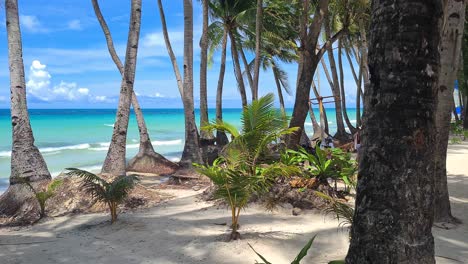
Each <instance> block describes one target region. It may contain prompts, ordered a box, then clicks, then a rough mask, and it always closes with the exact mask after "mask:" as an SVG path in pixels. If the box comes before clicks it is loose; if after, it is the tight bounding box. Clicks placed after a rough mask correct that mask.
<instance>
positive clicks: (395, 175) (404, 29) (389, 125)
mask: <svg viewBox="0 0 468 264" xmlns="http://www.w3.org/2000/svg"><path fill="white" fill-rule="evenodd" d="M390 2H391V4H392V5H391V7H390V6H389V3H390ZM371 14H372V24H371V29H370V32H371V38H370V39H371V42H370V44H369V69H370V75H371V76H372V79H371V83H370V86H369V87H368V88H366V89H368V90H367V92H366V93H365V97H366V98H365V104H366V105H365V108H366V111H365V112H364V119H363V120H364V125H363V134H362V139H363V140H362V149H361V150H360V155H359V177H358V178H359V179H358V186H357V195H356V210H355V214H354V218H353V225H352V228H351V229H352V230H351V244H350V247H349V251H348V255H347V257H346V263H348V264H351V263H353V264H354V263H355V264H357V263H359V264H370V263H381V264H390V263H412V264H423V263H424V264H433V263H435V260H434V239H433V237H432V233H431V229H432V222H433V215H434V211H433V198H434V196H433V195H434V177H433V165H434V164H433V158H434V151H433V144H434V136H435V116H434V110H435V103H436V97H435V93H434V91H436V89H437V80H438V68H439V58H438V56H439V53H438V52H437V49H438V45H439V36H440V32H439V25H440V24H439V22H440V18H441V14H442V6H441V4H440V1H435V0H434V1H428V0H415V1H378V0H374V1H372V12H371ZM409 17H411V19H407V18H409ZM415 21H418V23H417V24H415ZM395 28H397V29H398V30H395ZM408 32H411V34H408ZM383 62H385V63H383ZM402 109H404V110H405V111H402Z"/></svg>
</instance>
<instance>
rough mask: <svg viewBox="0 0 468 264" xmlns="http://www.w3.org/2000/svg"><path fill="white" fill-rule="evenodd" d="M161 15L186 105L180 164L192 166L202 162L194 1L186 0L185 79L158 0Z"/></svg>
mask: <svg viewBox="0 0 468 264" xmlns="http://www.w3.org/2000/svg"><path fill="white" fill-rule="evenodd" d="M158 7H159V15H160V18H161V25H162V29H163V35H164V42H165V44H166V48H167V52H168V54H169V57H170V59H171V63H172V68H173V69H174V74H175V76H176V80H177V87H178V88H179V92H180V96H181V98H182V103H183V105H184V119H185V144H184V150H183V152H182V158H181V160H180V165H181V166H183V167H187V168H191V167H192V163H193V162H198V163H201V162H202V160H203V159H202V153H201V150H200V141H199V134H198V129H197V124H196V122H195V113H194V102H193V6H192V1H190V0H184V79H183V80H182V75H181V74H180V70H179V66H178V64H177V59H176V57H175V55H174V51H173V50H172V45H171V42H170V39H169V34H168V31H167V25H166V16H165V14H164V8H163V5H162V3H161V0H158Z"/></svg>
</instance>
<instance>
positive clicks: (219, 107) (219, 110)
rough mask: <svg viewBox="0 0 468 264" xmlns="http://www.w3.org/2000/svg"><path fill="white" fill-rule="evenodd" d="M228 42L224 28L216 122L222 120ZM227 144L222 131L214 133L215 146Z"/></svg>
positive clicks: (217, 91)
mask: <svg viewBox="0 0 468 264" xmlns="http://www.w3.org/2000/svg"><path fill="white" fill-rule="evenodd" d="M227 42H228V33H227V29H226V28H224V33H223V44H222V48H221V64H220V66H219V78H218V87H217V89H216V120H220V121H222V120H223V85H224V74H225V72H226V49H227ZM227 143H229V140H228V138H227V136H226V133H224V131H220V130H217V131H216V144H217V145H218V146H224V145H226V144H227Z"/></svg>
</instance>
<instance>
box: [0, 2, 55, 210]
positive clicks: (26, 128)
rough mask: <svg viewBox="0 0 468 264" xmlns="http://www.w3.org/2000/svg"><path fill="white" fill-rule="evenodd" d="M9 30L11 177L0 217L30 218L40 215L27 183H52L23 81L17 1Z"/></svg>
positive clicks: (8, 5) (9, 13) (10, 8)
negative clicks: (37, 137) (37, 141)
mask: <svg viewBox="0 0 468 264" xmlns="http://www.w3.org/2000/svg"><path fill="white" fill-rule="evenodd" d="M5 11H6V29H7V37H8V62H9V69H10V92H11V102H10V111H11V112H10V113H11V124H12V135H13V140H12V143H13V144H12V151H11V174H10V186H9V187H8V190H7V191H6V192H5V193H4V194H3V195H2V196H0V216H16V217H18V218H22V217H27V215H28V214H29V213H34V212H37V210H36V209H38V208H37V207H38V206H37V205H36V201H35V200H33V199H31V198H32V196H33V193H32V192H31V190H30V188H29V187H28V186H27V185H26V184H24V181H28V182H30V183H31V185H32V186H34V187H37V186H38V185H40V184H41V183H43V182H45V181H49V180H50V179H51V177H50V173H49V170H48V169H47V164H46V163H45V161H44V158H43V157H42V155H41V153H40V152H39V150H38V149H37V147H36V146H35V145H34V135H33V131H32V128H31V124H30V122H29V113H28V106H27V102H26V83H25V79H24V64H23V49H22V40H21V30H20V23H19V15H18V1H17V0H6V1H5Z"/></svg>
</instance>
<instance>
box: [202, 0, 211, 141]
mask: <svg viewBox="0 0 468 264" xmlns="http://www.w3.org/2000/svg"><path fill="white" fill-rule="evenodd" d="M208 4H209V3H208V0H202V6H203V28H202V29H203V32H202V37H201V41H200V128H201V127H203V126H206V125H208V123H209V118H208V88H207V82H206V78H207V68H208ZM213 143H214V137H213V134H212V133H211V132H209V131H206V130H201V132H200V144H201V145H211V144H213Z"/></svg>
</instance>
